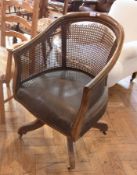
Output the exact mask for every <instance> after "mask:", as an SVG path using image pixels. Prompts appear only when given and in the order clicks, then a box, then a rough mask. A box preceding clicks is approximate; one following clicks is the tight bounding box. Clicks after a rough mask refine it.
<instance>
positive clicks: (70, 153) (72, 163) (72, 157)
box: [67, 137, 75, 170]
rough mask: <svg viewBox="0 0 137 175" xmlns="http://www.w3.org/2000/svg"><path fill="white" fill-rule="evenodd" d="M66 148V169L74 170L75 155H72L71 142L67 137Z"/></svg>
mask: <svg viewBox="0 0 137 175" xmlns="http://www.w3.org/2000/svg"><path fill="white" fill-rule="evenodd" d="M67 146H68V157H69V166H68V169H70V170H71V169H73V168H75V155H74V147H73V141H72V139H71V138H69V137H67Z"/></svg>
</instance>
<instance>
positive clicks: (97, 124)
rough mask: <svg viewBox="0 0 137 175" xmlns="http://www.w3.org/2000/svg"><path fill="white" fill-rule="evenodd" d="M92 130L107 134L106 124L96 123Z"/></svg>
mask: <svg viewBox="0 0 137 175" xmlns="http://www.w3.org/2000/svg"><path fill="white" fill-rule="evenodd" d="M93 128H97V129H99V130H100V131H101V132H103V134H107V133H106V132H107V130H108V125H107V124H106V123H102V122H98V123H95V124H94V125H93Z"/></svg>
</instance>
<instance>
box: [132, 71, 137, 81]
mask: <svg viewBox="0 0 137 175" xmlns="http://www.w3.org/2000/svg"><path fill="white" fill-rule="evenodd" d="M136 76H137V72H134V73H133V74H132V77H131V79H130V82H132V81H133V80H134V79H135V78H136Z"/></svg>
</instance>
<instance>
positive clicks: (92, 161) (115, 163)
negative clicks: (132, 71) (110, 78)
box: [0, 78, 137, 175]
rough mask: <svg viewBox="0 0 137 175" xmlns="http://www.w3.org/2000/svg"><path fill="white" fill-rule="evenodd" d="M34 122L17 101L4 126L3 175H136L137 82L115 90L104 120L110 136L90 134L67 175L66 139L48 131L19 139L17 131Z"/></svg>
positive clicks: (0, 141) (0, 142)
mask: <svg viewBox="0 0 137 175" xmlns="http://www.w3.org/2000/svg"><path fill="white" fill-rule="evenodd" d="M33 119H34V117H33V116H32V115H31V114H29V113H28V112H27V111H26V110H25V109H24V108H23V107H21V106H20V105H19V104H17V103H16V102H15V101H14V100H12V101H10V103H7V104H6V121H5V124H0V175H137V79H136V80H135V81H134V82H133V83H132V84H131V85H130V84H129V78H127V79H125V80H124V81H122V82H121V83H120V85H116V86H114V87H113V88H111V89H110V99H109V104H108V108H107V111H106V114H105V115H104V117H103V118H102V120H104V121H106V122H107V123H108V126H109V131H108V133H107V135H103V134H102V133H100V132H99V131H98V130H96V129H93V130H90V131H89V132H88V133H87V134H86V135H85V136H84V137H83V138H82V139H80V140H79V141H78V142H77V143H76V149H75V152H76V168H75V170H73V171H71V172H69V171H68V170H67V149H66V140H65V137H64V136H62V135H60V134H59V133H58V132H56V131H53V130H52V129H50V128H48V127H47V126H45V127H44V128H41V129H39V130H36V131H33V132H30V133H28V134H27V135H25V136H24V137H23V139H22V140H19V138H18V135H17V129H18V128H19V126H21V125H22V124H24V123H26V122H28V121H31V120H33Z"/></svg>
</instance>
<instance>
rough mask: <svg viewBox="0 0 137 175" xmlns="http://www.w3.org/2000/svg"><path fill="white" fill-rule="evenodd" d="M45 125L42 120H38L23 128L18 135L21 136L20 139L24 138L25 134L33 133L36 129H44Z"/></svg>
mask: <svg viewBox="0 0 137 175" xmlns="http://www.w3.org/2000/svg"><path fill="white" fill-rule="evenodd" d="M44 124H45V123H44V122H42V121H41V120H39V119H36V120H35V121H33V122H30V123H28V124H26V125H23V126H21V127H20V128H19V129H18V134H19V136H20V138H22V136H23V134H26V133H27V132H29V131H33V130H35V129H38V128H40V127H42V126H43V125H44Z"/></svg>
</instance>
